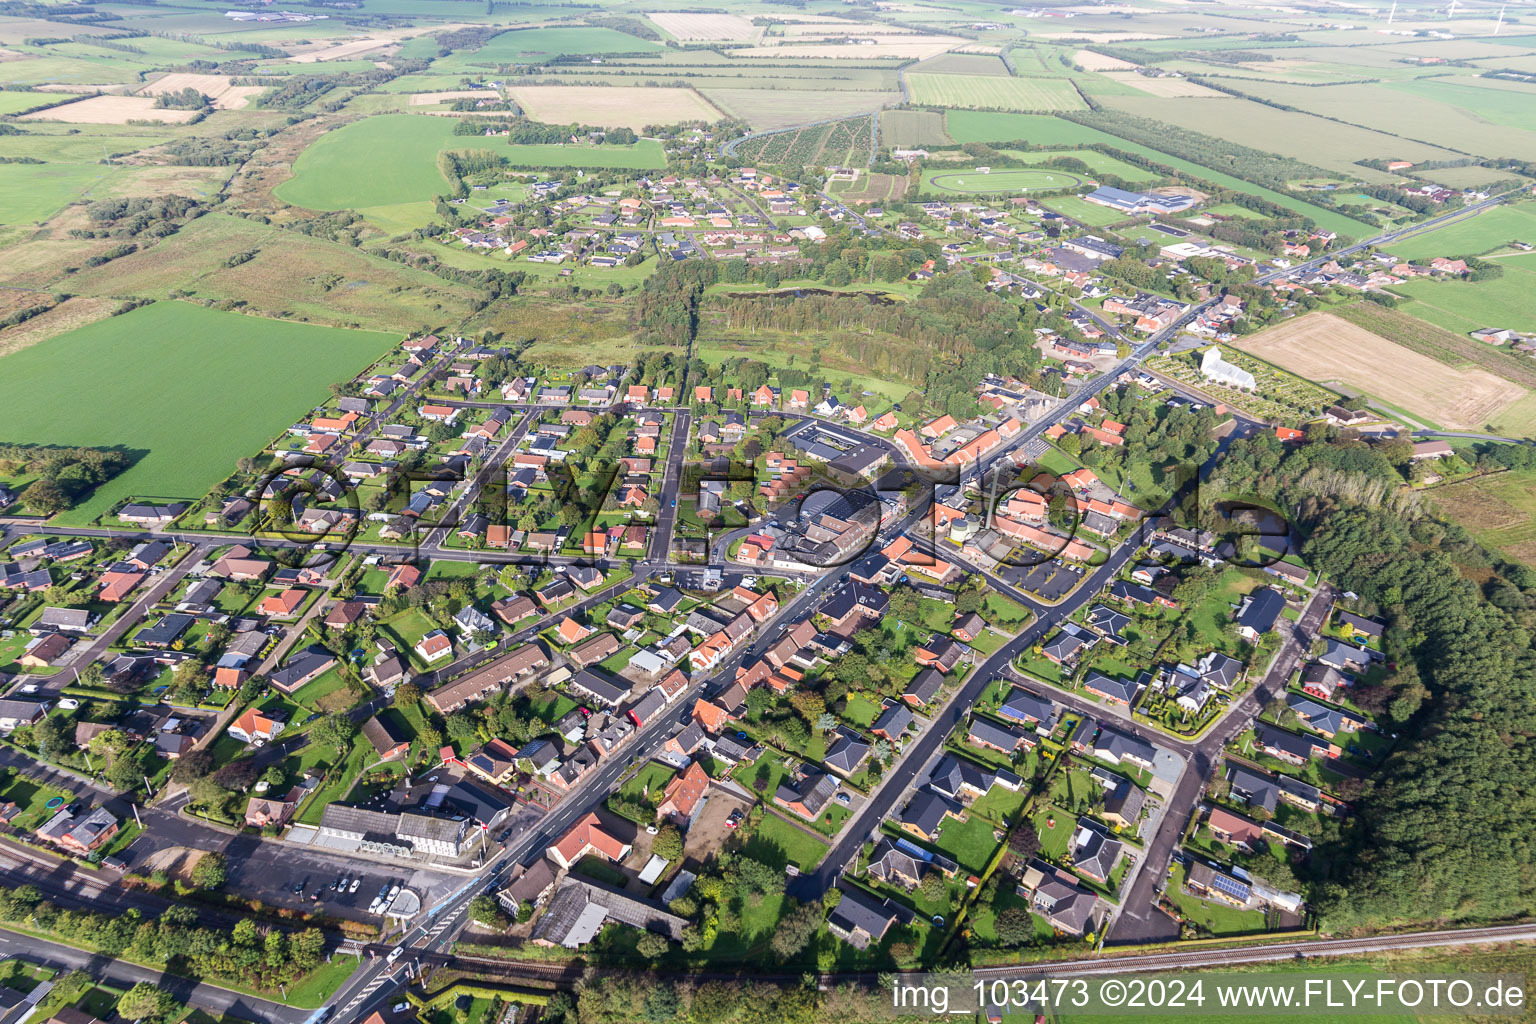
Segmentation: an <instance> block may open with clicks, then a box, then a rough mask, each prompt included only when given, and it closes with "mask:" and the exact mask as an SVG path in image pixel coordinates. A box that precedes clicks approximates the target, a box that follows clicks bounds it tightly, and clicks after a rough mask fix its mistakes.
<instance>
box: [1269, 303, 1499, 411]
mask: <svg viewBox="0 0 1536 1024" xmlns="http://www.w3.org/2000/svg"><path fill="white" fill-rule="evenodd" d="M1242 348H1243V350H1244V351H1246V352H1251V353H1253V354H1254V355H1256V356H1258V357H1259V358H1261V359H1264V360H1267V361H1269V362H1271V363H1274V364H1275V365H1277V366H1280V367H1283V368H1285V369H1287V370H1290V371H1291V372H1292V373H1296V374H1299V375H1300V376H1303V377H1306V378H1308V379H1310V380H1315V381H1318V382H1319V383H1322V384H1332V383H1337V384H1340V385H1342V386H1344V387H1346V388H1349V389H1350V390H1353V391H1360V392H1363V393H1365V394H1367V395H1369V396H1371V397H1373V398H1379V399H1381V400H1382V401H1384V402H1387V403H1389V404H1391V405H1394V406H1396V407H1398V408H1400V409H1402V410H1404V411H1405V412H1407V413H1408V414H1409V415H1410V416H1415V415H1417V416H1423V417H1425V418H1426V419H1427V420H1429V421H1430V422H1431V423H1433V424H1435V425H1438V426H1441V427H1445V428H1447V429H1459V430H1466V429H1480V428H1482V427H1483V426H1484V425H1485V424H1487V423H1490V422H1492V421H1494V420H1496V419H1498V417H1499V414H1500V413H1501V412H1502V411H1503V410H1505V409H1506V408H1508V407H1509V406H1510V405H1512V404H1514V403H1515V402H1517V401H1518V400H1520V399H1521V398H1522V397H1524V396H1525V394H1526V390H1525V388H1523V387H1521V386H1520V385H1518V384H1515V383H1513V382H1511V381H1507V380H1501V379H1499V378H1498V377H1495V376H1494V375H1493V374H1491V373H1489V372H1488V371H1486V370H1481V369H1476V368H1461V367H1451V366H1447V365H1446V364H1444V363H1442V362H1439V361H1437V360H1434V359H1431V358H1429V357H1428V356H1424V355H1420V354H1419V353H1417V352H1414V351H1413V350H1411V349H1407V348H1404V347H1403V346H1401V345H1398V344H1397V343H1396V342H1393V341H1389V340H1387V339H1386V338H1383V337H1381V336H1379V335H1376V334H1372V333H1371V332H1370V331H1368V330H1366V329H1365V328H1363V327H1359V326H1356V325H1355V324H1352V323H1350V322H1349V321H1347V320H1345V319H1343V318H1342V317H1337V316H1334V315H1333V314H1331V313H1311V314H1308V315H1307V316H1303V317H1297V318H1296V319H1295V320H1292V321H1290V322H1288V323H1285V324H1281V325H1280V326H1278V327H1272V328H1270V329H1269V330H1266V331H1261V332H1260V333H1258V334H1255V335H1252V336H1250V337H1247V338H1244V339H1242Z"/></svg>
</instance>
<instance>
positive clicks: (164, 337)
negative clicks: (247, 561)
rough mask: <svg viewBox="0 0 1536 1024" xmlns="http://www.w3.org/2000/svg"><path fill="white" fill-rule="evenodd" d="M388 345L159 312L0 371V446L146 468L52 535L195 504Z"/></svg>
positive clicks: (82, 332)
mask: <svg viewBox="0 0 1536 1024" xmlns="http://www.w3.org/2000/svg"><path fill="white" fill-rule="evenodd" d="M395 340H396V339H395V338H393V337H391V336H389V335H386V334H381V333H377V332H372V331H349V330H343V329H339V328H333V327H317V326H313V325H310V324H294V323H284V322H281V321H277V320H267V319H263V318H258V317H247V316H241V315H240V314H238V313H219V312H215V311H213V310H208V309H203V308H202V307H200V306H194V305H190V304H186V303H180V302H157V303H155V304H153V305H150V306H145V307H142V308H140V309H136V310H134V311H133V312H131V313H125V314H123V315H122V316H116V317H112V318H111V319H108V320H103V321H99V322H97V323H94V324H90V325H89V326H86V327H82V328H79V329H78V330H75V331H70V332H69V333H67V334H63V335H60V336H58V337H56V338H53V339H51V340H49V342H48V343H47V344H46V345H34V346H32V347H30V348H26V349H23V350H21V351H20V352H16V353H13V354H11V355H9V356H5V357H4V358H3V359H0V378H3V379H4V380H5V381H6V383H7V386H8V388H9V390H10V396H9V397H8V398H7V400H6V401H5V402H4V403H0V437H9V438H14V439H18V440H22V439H24V440H26V441H28V442H31V443H39V444H66V445H89V446H103V447H105V446H117V445H120V446H122V447H123V448H125V449H128V450H130V451H132V452H135V453H138V454H139V455H141V456H142V457H141V458H139V460H138V461H137V462H136V463H135V464H134V465H133V467H132V468H130V469H129V470H128V471H127V472H125V473H123V474H122V475H121V476H119V477H117V478H116V479H114V480H111V481H109V482H108V483H106V484H105V485H103V486H102V487H101V488H99V489H98V490H97V491H96V493H95V495H94V496H93V497H91V498H90V499H89V500H88V501H86V502H85V503H84V504H83V505H81V506H80V507H78V508H76V509H73V510H71V511H69V512H67V513H65V514H63V516H62V518H61V519H60V522H64V523H87V522H90V521H91V520H92V519H94V518H95V517H96V516H98V515H100V514H101V513H102V512H104V511H106V510H107V509H108V508H110V507H111V506H112V505H113V504H114V503H116V502H118V501H120V500H122V499H124V498H127V497H130V496H132V497H136V498H183V499H187V498H193V499H195V498H199V497H201V496H202V495H203V494H204V493H206V492H207V490H208V489H209V488H210V487H212V486H213V485H214V484H215V483H217V482H218V481H219V480H221V479H223V478H224V476H225V475H226V474H228V473H229V472H230V471H231V470H232V469H233V468H234V463H235V460H236V459H239V458H241V457H242V456H245V455H251V454H253V453H255V452H257V451H259V450H260V449H261V448H262V447H263V446H264V445H265V444H266V443H267V441H268V439H270V438H271V437H272V436H273V435H274V434H276V433H277V432H279V431H280V430H282V429H283V428H284V427H285V426H287V425H288V424H290V423H292V422H293V421H294V420H295V419H296V418H299V417H301V416H303V414H304V412H305V411H306V410H307V409H309V408H310V407H312V406H313V405H315V404H317V403H319V402H320V401H322V400H323V399H324V397H325V394H326V390H325V389H326V386H327V385H328V384H329V383H330V382H331V381H334V380H338V379H343V378H345V377H347V376H350V375H351V374H352V373H355V372H356V371H357V370H358V369H359V368H360V367H362V366H363V365H365V364H367V363H368V362H369V361H370V360H371V359H373V358H375V357H377V356H378V355H379V354H381V353H382V352H384V351H385V350H386V349H387V348H388V347H389V346H390V345H392V344H393V343H394V342H395ZM280 368H281V372H278V371H279V369H280ZM300 368H302V369H300ZM168 370H172V371H173V372H168Z"/></svg>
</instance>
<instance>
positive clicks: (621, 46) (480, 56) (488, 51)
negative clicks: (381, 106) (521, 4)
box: [432, 26, 661, 74]
mask: <svg viewBox="0 0 1536 1024" xmlns="http://www.w3.org/2000/svg"><path fill="white" fill-rule="evenodd" d="M659 49H661V44H660V43H657V42H654V41H652V40H650V39H641V38H640V37H639V36H632V35H626V34H625V33H623V32H616V31H614V30H613V29H611V28H593V27H588V26H565V27H559V28H524V29H513V30H512V31H509V32H503V33H501V34H500V35H498V36H495V37H493V38H492V39H491V40H490V41H489V42H487V43H486V44H485V45H484V46H482V47H480V49H478V50H469V51H466V52H464V53H455V54H453V55H452V56H449V57H442V58H439V59H438V60H435V61H433V62H432V70H433V71H434V72H437V73H438V74H442V73H444V72H450V71H460V70H474V69H478V68H487V67H488V68H495V67H497V66H499V65H502V64H512V63H515V62H517V61H523V60H543V59H548V58H551V57H559V56H562V55H564V54H583V55H586V54H602V53H652V52H654V51H656V50H659Z"/></svg>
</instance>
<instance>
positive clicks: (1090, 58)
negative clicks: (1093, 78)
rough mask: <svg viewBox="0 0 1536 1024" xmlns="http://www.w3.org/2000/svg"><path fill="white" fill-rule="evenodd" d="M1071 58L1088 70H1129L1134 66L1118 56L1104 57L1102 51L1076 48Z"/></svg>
mask: <svg viewBox="0 0 1536 1024" xmlns="http://www.w3.org/2000/svg"><path fill="white" fill-rule="evenodd" d="M1072 59H1073V60H1075V61H1077V63H1078V64H1080V65H1082V66H1083V67H1084V68H1085V69H1087V70H1089V71H1130V70H1131V69H1132V68H1134V67H1136V65H1135V64H1132V63H1131V62H1130V61H1128V60H1121V59H1120V58H1119V57H1106V56H1104V54H1102V53H1094V52H1093V51H1092V50H1078V51H1077V53H1076V54H1075V55H1074V56H1073V58H1072Z"/></svg>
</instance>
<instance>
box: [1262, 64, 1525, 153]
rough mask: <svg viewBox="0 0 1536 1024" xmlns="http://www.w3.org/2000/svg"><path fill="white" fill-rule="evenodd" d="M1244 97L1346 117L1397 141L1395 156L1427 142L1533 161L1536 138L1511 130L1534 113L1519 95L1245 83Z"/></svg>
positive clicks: (1425, 85)
mask: <svg viewBox="0 0 1536 1024" xmlns="http://www.w3.org/2000/svg"><path fill="white" fill-rule="evenodd" d="M1243 91H1244V92H1245V93H1248V94H1250V95H1254V96H1258V97H1261V98H1263V99H1268V100H1275V101H1277V102H1280V103H1285V104H1288V105H1291V106H1296V107H1301V108H1303V109H1316V110H1339V111H1348V112H1349V114H1348V119H1349V120H1350V121H1351V122H1353V123H1355V124H1358V125H1362V126H1364V127H1366V128H1372V129H1375V130H1376V131H1379V132H1386V133H1389V134H1391V135H1394V136H1402V137H1403V140H1402V141H1401V142H1400V143H1399V145H1398V146H1397V147H1395V151H1394V153H1393V155H1394V156H1397V155H1399V154H1400V153H1401V152H1404V151H1406V150H1407V149H1408V148H1410V147H1411V146H1412V145H1413V143H1411V142H1408V141H1406V140H1408V139H1423V138H1427V139H1434V140H1435V141H1436V142H1438V143H1439V144H1441V145H1443V146H1446V147H1449V148H1451V149H1455V150H1457V151H1459V152H1461V153H1499V154H1507V155H1509V156H1515V157H1520V158H1523V159H1531V158H1533V157H1536V132H1533V131H1530V130H1526V131H1511V130H1510V128H1511V127H1516V128H1518V127H1523V125H1521V124H1518V123H1514V122H1518V121H1523V120H1524V119H1525V118H1528V117H1531V116H1533V111H1536V107H1533V105H1532V104H1531V103H1530V100H1529V99H1528V98H1527V97H1528V94H1524V93H1518V92H1508V91H1501V90H1497V89H1483V88H1476V87H1460V86H1455V85H1453V84H1452V83H1440V82H1438V81H1434V82H1413V83H1387V82H1382V83H1357V84H1343V85H1324V86H1317V87H1308V86H1303V85H1288V84H1285V83H1278V82H1245V83H1243ZM1378 155H1385V154H1378ZM1403 159H1412V157H1406V156H1405V157H1403ZM1447 159H1448V158H1447Z"/></svg>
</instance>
